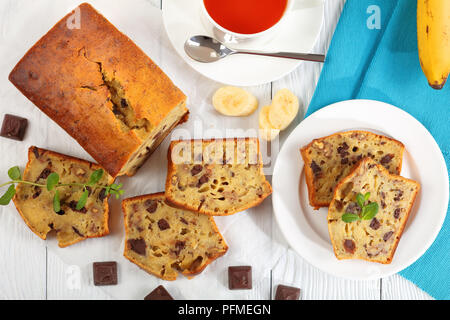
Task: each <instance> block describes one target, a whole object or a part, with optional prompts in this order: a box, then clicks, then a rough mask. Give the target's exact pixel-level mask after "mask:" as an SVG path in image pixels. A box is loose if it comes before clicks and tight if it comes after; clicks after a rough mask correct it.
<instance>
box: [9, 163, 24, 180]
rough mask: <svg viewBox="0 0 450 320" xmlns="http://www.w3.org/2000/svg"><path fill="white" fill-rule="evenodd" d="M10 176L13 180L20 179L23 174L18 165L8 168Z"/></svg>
mask: <svg viewBox="0 0 450 320" xmlns="http://www.w3.org/2000/svg"><path fill="white" fill-rule="evenodd" d="M8 176H9V178H10V179H11V180H20V178H21V176H22V175H21V174H20V169H19V167H18V166H15V167H12V168H11V169H9V170H8Z"/></svg>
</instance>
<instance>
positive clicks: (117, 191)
mask: <svg viewBox="0 0 450 320" xmlns="http://www.w3.org/2000/svg"><path fill="white" fill-rule="evenodd" d="M103 174H104V171H103V169H98V170H95V171H94V172H93V173H92V174H91V176H90V177H89V180H88V182H87V183H60V182H59V180H60V177H59V175H58V174H57V173H56V172H52V173H51V174H49V176H48V177H47V179H46V182H45V184H39V183H35V182H31V181H26V180H23V179H22V174H21V172H20V169H19V167H18V166H15V167H12V168H10V169H9V170H8V177H9V178H10V179H11V181H8V182H6V183H3V184H1V185H0V188H1V187H5V186H7V185H9V188H8V190H6V192H5V193H4V194H3V196H2V197H0V205H2V206H6V205H8V204H9V203H10V202H11V200H12V198H13V197H14V195H15V194H16V184H19V183H23V184H28V185H32V186H35V187H40V188H46V189H47V190H48V191H52V190H54V195H53V210H54V211H55V212H56V213H59V212H61V199H60V195H59V190H57V188H60V187H80V188H81V189H82V190H83V193H82V195H81V197H80V199H79V200H78V202H77V205H76V210H82V209H83V208H84V207H85V206H86V202H87V200H88V197H89V193H90V191H89V188H102V189H105V195H106V196H108V195H109V194H113V195H115V196H116V198H117V199H118V198H119V197H120V196H121V195H123V193H124V190H122V186H123V185H122V184H115V183H113V184H111V185H109V186H103V185H98V184H97V183H98V182H99V181H100V180H101V179H102V177H103Z"/></svg>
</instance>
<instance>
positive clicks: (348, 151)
mask: <svg viewBox="0 0 450 320" xmlns="http://www.w3.org/2000/svg"><path fill="white" fill-rule="evenodd" d="M403 150H404V146H403V144H402V143H401V142H399V141H397V140H394V139H391V138H388V137H385V136H381V135H378V134H375V133H372V132H367V131H347V132H338V133H335V134H333V135H331V136H327V137H323V138H320V139H315V140H313V141H312V142H311V143H310V144H308V145H307V146H305V147H303V148H302V149H301V150H300V152H301V155H302V157H303V161H304V162H305V167H304V168H305V177H306V184H307V186H308V194H309V203H310V205H311V206H313V207H315V208H317V209H318V208H320V207H327V206H328V205H329V204H330V202H331V198H332V197H333V191H334V188H335V187H336V185H337V184H338V183H339V181H340V180H341V179H342V178H344V177H345V176H346V175H348V174H349V172H350V171H351V170H352V168H353V166H354V165H355V164H356V163H357V162H358V161H359V160H361V159H362V158H364V157H370V158H372V159H373V160H375V161H376V162H377V163H380V164H382V165H383V166H384V167H385V168H386V169H388V170H389V172H390V173H394V174H400V171H401V168H402V159H403Z"/></svg>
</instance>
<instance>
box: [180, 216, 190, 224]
mask: <svg viewBox="0 0 450 320" xmlns="http://www.w3.org/2000/svg"><path fill="white" fill-rule="evenodd" d="M180 221H181V222H183V223H184V224H189V222H187V221H186V219H185V218H183V217H181V218H180Z"/></svg>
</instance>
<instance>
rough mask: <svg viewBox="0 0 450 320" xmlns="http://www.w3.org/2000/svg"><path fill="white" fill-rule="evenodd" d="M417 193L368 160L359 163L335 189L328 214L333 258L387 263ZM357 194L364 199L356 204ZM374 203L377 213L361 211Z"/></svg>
mask: <svg viewBox="0 0 450 320" xmlns="http://www.w3.org/2000/svg"><path fill="white" fill-rule="evenodd" d="M419 189H420V184H419V183H418V182H416V181H413V180H409V179H406V178H403V177H400V176H398V175H393V174H390V173H389V171H388V170H386V168H385V167H384V166H382V165H380V164H377V163H376V162H375V161H373V160H372V159H371V158H364V159H363V160H361V161H360V163H359V164H358V166H357V167H356V168H355V169H354V170H353V171H352V172H351V173H350V174H349V175H348V176H347V177H345V178H344V179H342V181H341V182H340V183H339V185H338V186H337V187H336V191H335V193H334V197H333V200H332V201H331V204H330V208H329V210H328V230H329V232H330V238H331V242H332V244H333V249H334V253H335V255H336V257H337V258H338V259H363V260H367V261H372V262H379V263H383V264H387V263H391V261H392V258H393V256H394V253H395V249H396V248H397V245H398V242H399V240H400V237H401V235H402V233H403V229H404V227H405V225H406V222H407V220H408V216H409V213H410V211H411V208H412V206H413V204H414V200H415V198H416V195H417V193H418V191H419ZM358 194H360V197H362V196H363V195H366V199H363V200H361V199H359V204H358V199H357V195H358ZM374 203H376V205H375V206H376V207H378V209H377V211H376V210H375V211H374V212H372V214H371V212H370V210H366V209H367V208H364V207H371V206H372V205H373V204H374ZM361 204H362V206H361ZM371 204H372V205H371ZM363 208H364V209H363ZM376 212H377V213H376ZM373 213H375V216H373ZM344 214H346V215H347V216H350V218H353V219H350V220H348V217H347V219H344V218H343V215H344ZM358 216H359V217H361V218H357V217H358ZM346 221H347V222H346Z"/></svg>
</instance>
